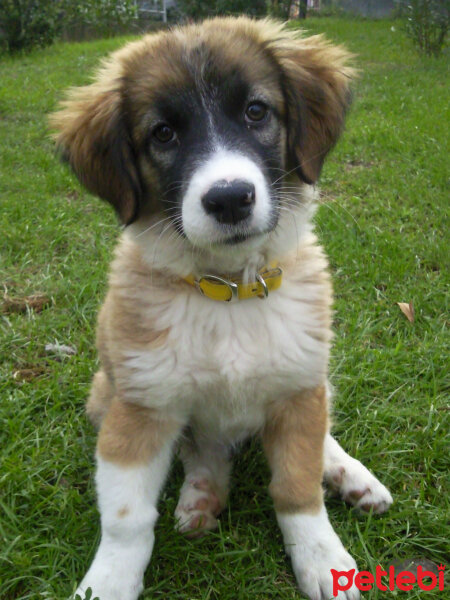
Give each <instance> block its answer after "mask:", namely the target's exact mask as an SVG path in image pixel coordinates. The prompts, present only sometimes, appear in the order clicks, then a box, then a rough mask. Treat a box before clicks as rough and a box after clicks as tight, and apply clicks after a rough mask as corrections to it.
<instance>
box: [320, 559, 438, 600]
mask: <svg viewBox="0 0 450 600" xmlns="http://www.w3.org/2000/svg"><path fill="white" fill-rule="evenodd" d="M444 571H445V565H439V566H438V575H436V573H434V572H433V571H428V570H426V569H424V568H423V567H422V566H421V565H419V566H418V567H417V569H416V570H415V571H396V570H395V567H393V566H391V567H389V568H388V570H387V571H384V570H383V569H382V567H381V566H380V565H378V566H377V567H376V569H375V575H374V574H373V573H370V571H359V573H356V570H355V569H350V571H336V570H335V569H331V575H332V577H333V597H336V596H337V595H338V593H339V592H340V591H344V592H345V590H348V589H350V588H351V586H352V585H355V587H357V588H358V590H360V591H361V592H366V591H369V590H371V589H372V588H373V586H374V585H375V587H376V588H377V589H379V590H381V591H383V592H387V591H390V592H393V591H394V590H401V591H402V592H407V591H409V590H412V589H413V588H414V587H415V586H417V587H418V588H419V589H420V590H423V591H425V592H429V591H431V590H435V589H438V590H439V591H443V589H444Z"/></svg>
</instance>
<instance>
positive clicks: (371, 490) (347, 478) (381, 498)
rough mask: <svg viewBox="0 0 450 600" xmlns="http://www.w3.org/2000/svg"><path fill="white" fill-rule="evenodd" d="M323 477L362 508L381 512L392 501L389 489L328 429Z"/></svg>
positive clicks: (343, 495) (333, 488)
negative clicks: (346, 450) (350, 453)
mask: <svg viewBox="0 0 450 600" xmlns="http://www.w3.org/2000/svg"><path fill="white" fill-rule="evenodd" d="M324 481H325V482H326V483H327V484H328V486H329V487H330V488H331V489H332V490H334V491H336V492H338V493H339V494H340V495H341V496H342V498H343V499H344V500H345V501H346V502H348V503H349V504H352V505H353V506H356V508H359V509H360V510H362V511H364V512H370V510H373V512H374V513H383V512H385V511H386V510H387V509H388V508H389V506H390V505H391V504H392V496H391V494H390V493H389V490H388V489H387V488H386V487H385V486H384V485H383V484H382V483H381V482H380V481H378V479H377V478H376V477H374V475H372V473H371V472H370V471H369V470H368V469H366V467H365V466H364V465H363V464H362V463H361V462H359V460H356V459H355V458H352V457H351V456H350V455H349V454H347V453H346V452H345V451H344V450H343V449H342V448H341V446H340V445H339V444H338V443H337V441H336V440H335V439H334V438H333V437H332V435H331V434H329V433H328V434H327V435H326V436H325V443H324Z"/></svg>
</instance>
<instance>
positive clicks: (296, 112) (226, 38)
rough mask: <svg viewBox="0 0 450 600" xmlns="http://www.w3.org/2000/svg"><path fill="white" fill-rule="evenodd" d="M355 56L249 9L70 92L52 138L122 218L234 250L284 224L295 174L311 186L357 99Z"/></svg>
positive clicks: (179, 36)
mask: <svg viewBox="0 0 450 600" xmlns="http://www.w3.org/2000/svg"><path fill="white" fill-rule="evenodd" d="M348 57H349V55H348V53H346V52H345V50H343V49H342V48H339V47H335V46H332V45H330V44H329V43H328V42H326V41H324V40H323V39H322V38H321V37H320V36H313V37H309V38H305V37H302V36H301V35H299V34H298V33H297V34H294V33H292V32H289V31H287V30H286V29H284V28H283V27H282V26H281V25H279V24H277V23H274V22H272V21H253V20H250V19H247V18H244V17H242V18H238V19H233V18H225V19H212V20H209V21H205V22H204V23H203V24H201V25H189V26H186V27H180V28H177V29H174V30H172V31H168V32H161V33H158V34H154V35H149V36H146V37H144V38H143V39H142V40H140V41H137V42H133V43H130V44H128V45H127V46H125V48H123V49H121V50H119V51H118V52H116V53H114V54H113V55H112V56H111V57H110V58H109V59H108V60H107V61H106V62H105V63H104V65H103V67H102V69H101V70H100V72H99V73H98V75H97V78H96V80H95V81H94V82H93V83H92V84H91V85H88V86H86V87H83V88H79V89H75V90H72V91H71V92H70V95H69V97H68V99H67V100H66V102H65V103H64V105H63V107H62V109H61V110H60V111H59V112H57V113H55V115H53V118H52V121H53V125H54V126H55V128H56V130H57V132H58V134H57V143H58V145H59V147H60V148H61V149H62V152H63V154H64V156H65V157H66V158H67V159H68V161H69V162H70V164H71V166H72V167H73V169H74V171H75V173H76V174H77V176H78V177H79V179H80V180H81V181H82V183H83V184H84V185H85V186H86V187H87V188H88V189H89V190H90V191H92V192H94V193H95V194H97V195H98V196H100V197H101V198H103V199H105V200H107V201H108V202H110V203H111V204H112V205H113V206H114V208H115V209H116V211H117V213H118V214H119V217H120V219H121V220H122V222H123V223H125V224H130V223H132V222H134V221H138V220H139V219H148V216H149V215H150V214H153V213H163V214H165V216H166V217H167V218H168V219H169V221H170V222H171V223H172V224H173V226H174V227H175V228H176V229H177V231H178V232H179V234H180V235H181V236H185V237H186V238H187V240H189V242H190V243H191V244H193V245H194V246H197V247H200V248H206V247H210V246H211V245H222V246H227V247H230V245H233V244H237V243H239V242H245V241H246V240H248V239H250V238H252V239H253V238H257V237H258V236H262V235H263V234H265V233H267V232H269V231H271V230H272V229H273V228H274V227H275V226H276V224H277V222H278V217H279V210H280V202H281V198H282V196H283V193H282V191H280V190H281V187H282V184H283V180H284V178H285V176H286V175H287V174H288V173H296V175H297V176H298V178H299V180H300V181H302V182H304V183H307V184H312V183H314V182H316V180H317V178H318V177H319V174H320V171H321V168H322V164H323V161H324V158H325V156H326V154H327V153H328V151H329V150H330V149H331V148H332V146H333V145H334V143H335V142H336V140H337V138H338V136H339V133H340V131H341V129H342V125H343V121H344V115H345V112H346V108H347V106H348V104H349V99H350V94H349V83H350V78H351V75H352V70H351V68H349V67H348V66H346V62H347V59H348Z"/></svg>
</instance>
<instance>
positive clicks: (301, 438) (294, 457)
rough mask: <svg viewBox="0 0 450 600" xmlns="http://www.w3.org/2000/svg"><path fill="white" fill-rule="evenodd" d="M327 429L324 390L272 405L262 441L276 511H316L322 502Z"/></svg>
mask: <svg viewBox="0 0 450 600" xmlns="http://www.w3.org/2000/svg"><path fill="white" fill-rule="evenodd" d="M327 429H328V406H327V400H326V394H325V388H324V387H323V386H322V387H318V388H317V389H314V390H310V391H305V392H303V393H301V394H299V395H298V396H296V397H295V398H292V399H290V400H287V401H285V402H280V401H278V402H276V403H274V404H273V406H272V407H271V410H270V412H269V414H268V415H267V423H266V426H265V429H264V431H263V435H262V439H263V445H264V450H265V452H266V455H267V458H268V461H269V465H270V468H271V470H272V481H271V483H270V486H269V492H270V495H271V496H272V498H273V501H274V505H275V509H276V510H277V511H279V512H317V511H318V510H319V509H320V507H321V505H322V502H323V492H322V485H321V484H322V475H323V441H324V437H325V434H326V432H327Z"/></svg>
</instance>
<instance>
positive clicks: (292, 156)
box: [272, 35, 355, 183]
mask: <svg viewBox="0 0 450 600" xmlns="http://www.w3.org/2000/svg"><path fill="white" fill-rule="evenodd" d="M272 51H273V52H274V54H275V58H276V60H277V62H278V64H279V66H280V67H281V70H282V84H283V90H284V94H285V100H286V112H287V115H286V116H287V125H288V132H287V133H288V158H289V163H290V165H289V168H290V169H292V170H294V169H296V171H297V173H298V174H299V176H300V177H301V179H303V180H304V181H305V182H306V183H315V182H316V181H317V179H318V177H319V175H320V171H321V169H322V165H323V161H324V159H325V156H326V155H327V153H328V152H329V151H330V150H331V148H332V147H333V146H334V144H335V143H336V141H337V139H338V137H339V135H340V133H341V131H342V128H343V124H344V118H345V113H346V110H347V108H348V106H349V104H350V102H351V92H350V83H351V79H352V77H353V76H354V74H355V71H354V69H352V68H351V67H349V66H348V61H349V59H350V58H351V56H352V55H351V54H350V53H349V52H347V51H346V50H344V49H343V48H341V47H339V46H333V45H332V44H330V43H329V42H327V41H326V40H325V39H324V38H323V37H322V36H321V35H315V36H312V37H309V38H301V37H295V35H291V36H288V37H285V38H282V37H280V38H278V40H277V41H275V43H274V44H273V45H272Z"/></svg>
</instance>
